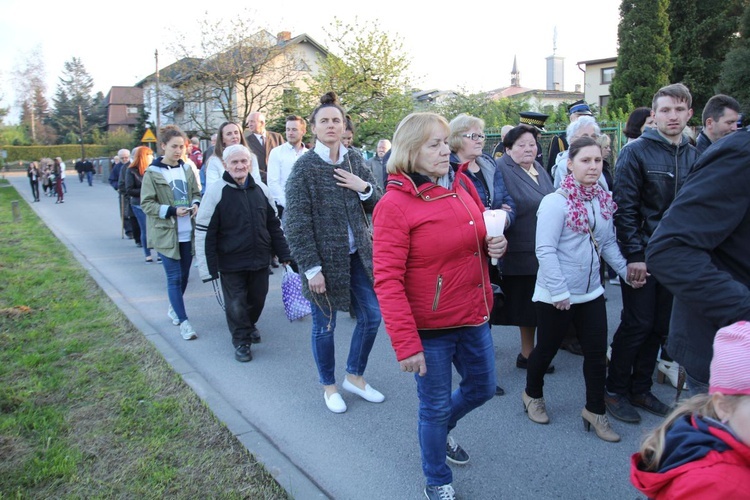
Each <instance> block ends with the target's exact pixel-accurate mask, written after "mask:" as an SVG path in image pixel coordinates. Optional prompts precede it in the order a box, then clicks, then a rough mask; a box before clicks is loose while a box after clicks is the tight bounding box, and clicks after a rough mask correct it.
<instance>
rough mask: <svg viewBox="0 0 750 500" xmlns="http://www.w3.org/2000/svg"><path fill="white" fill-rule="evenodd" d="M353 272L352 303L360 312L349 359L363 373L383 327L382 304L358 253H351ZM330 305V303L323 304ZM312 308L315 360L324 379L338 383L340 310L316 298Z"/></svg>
mask: <svg viewBox="0 0 750 500" xmlns="http://www.w3.org/2000/svg"><path fill="white" fill-rule="evenodd" d="M350 257H351V268H350V269H351V271H350V272H351V276H350V278H349V288H350V293H351V307H352V310H353V311H354V314H355V315H356V316H357V325H356V326H355V327H354V331H353V332H352V342H351V345H350V346H349V358H348V359H347V361H346V371H347V372H348V373H350V374H352V375H363V374H364V373H365V368H366V367H367V358H368V357H369V356H370V351H371V350H372V345H373V344H374V343H375V335H377V333H378V328H380V321H381V319H382V318H381V316H380V305H379V304H378V298H377V297H376V296H375V290H373V288H372V282H371V281H370V278H369V276H368V275H367V271H365V268H364V266H363V265H362V261H361V260H360V259H359V254H358V253H353V254H351V256H350ZM320 305H321V306H323V307H326V304H320ZM311 306H312V307H311V308H312V323H313V326H312V351H313V358H315V364H316V365H317V366H318V375H319V378H320V383H321V384H323V385H333V384H335V383H336V377H335V375H334V370H335V368H336V359H335V346H334V343H333V331H334V330H335V329H336V311H333V310H330V309H326V310H325V311H324V310H322V309H321V308H320V307H318V305H317V304H316V303H315V301H313V302H312V303H311Z"/></svg>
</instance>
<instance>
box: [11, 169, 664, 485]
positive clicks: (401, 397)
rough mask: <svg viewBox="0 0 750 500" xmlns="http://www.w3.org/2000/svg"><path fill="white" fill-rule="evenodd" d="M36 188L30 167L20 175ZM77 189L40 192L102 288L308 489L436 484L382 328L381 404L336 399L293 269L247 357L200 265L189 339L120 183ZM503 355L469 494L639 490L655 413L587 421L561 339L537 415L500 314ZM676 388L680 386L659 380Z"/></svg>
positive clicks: (244, 437)
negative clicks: (122, 217)
mask: <svg viewBox="0 0 750 500" xmlns="http://www.w3.org/2000/svg"><path fill="white" fill-rule="evenodd" d="M9 179H10V181H11V182H12V183H13V184H14V185H16V186H17V187H18V189H19V191H20V192H21V194H22V195H23V196H24V197H25V198H26V200H27V201H30V189H29V186H28V182H27V179H26V177H25V176H10V177H9ZM67 182H68V191H69V193H68V194H67V195H66V198H65V203H64V204H63V205H55V204H54V198H45V197H42V201H41V202H40V203H31V205H32V206H33V208H34V209H35V210H36V212H37V213H38V214H39V215H40V216H41V218H42V219H43V220H44V221H45V222H46V224H47V225H48V226H49V227H50V228H51V229H52V230H53V231H54V233H55V234H56V235H57V236H58V237H59V238H60V240H61V241H62V242H63V243H64V244H65V245H67V247H68V248H69V249H70V250H71V251H72V252H73V254H74V255H75V256H76V258H77V259H78V260H79V261H80V262H81V264H82V265H83V266H84V267H85V268H86V269H87V270H88V271H89V272H90V273H91V274H92V276H93V277H94V278H95V279H96V280H97V282H98V283H99V285H100V286H101V287H102V289H103V290H104V291H105V292H106V293H107V294H108V295H109V296H110V297H111V298H112V300H113V301H114V302H115V303H116V304H117V305H118V306H119V307H120V308H121V309H122V310H123V312H124V313H125V314H126V315H127V316H128V317H129V319H130V320H131V321H132V322H133V324H134V325H135V326H136V327H137V328H139V329H140V330H141V331H143V333H144V335H146V336H147V337H148V338H149V339H150V340H151V341H152V342H153V343H154V344H155V345H156V346H157V347H158V348H159V349H160V351H161V352H162V353H163V355H164V357H165V358H166V359H167V361H169V362H170V363H171V364H172V366H173V367H174V369H175V370H176V371H177V372H178V373H179V374H181V375H182V377H183V378H184V379H185V381H186V382H187V383H188V384H189V385H190V386H191V387H193V389H194V390H195V391H196V392H197V394H198V395H199V396H200V397H201V398H203V399H204V400H205V401H206V402H207V404H208V405H209V406H210V407H211V408H212V410H213V411H214V412H215V413H216V414H217V416H218V417H219V418H220V419H221V420H222V421H224V422H225V423H226V424H227V426H228V427H229V429H230V430H231V431H232V432H233V433H235V434H236V435H237V436H238V438H239V439H240V440H241V441H242V442H243V443H244V444H245V445H246V446H247V447H248V448H249V449H250V451H251V452H253V453H254V454H255V455H256V456H257V457H258V458H259V460H261V461H262V462H264V463H265V464H266V466H267V467H268V468H269V470H270V471H271V472H272V473H273V474H274V475H275V476H276V478H277V479H278V480H279V482H280V483H281V484H282V485H283V486H284V487H285V488H286V489H287V490H288V491H289V492H290V493H291V494H292V495H294V496H295V497H296V498H299V499H307V498H324V497H326V496H329V497H333V498H340V499H353V498H358V499H369V498H373V499H375V498H394V499H402V498H403V499H408V498H414V499H416V498H420V497H421V496H422V488H423V476H422V471H421V467H420V460H419V445H418V442H417V434H416V428H417V423H416V422H417V420H416V412H417V396H416V390H415V382H414V380H413V379H412V376H410V375H407V374H405V373H401V372H400V371H399V370H398V365H397V363H396V360H395V357H394V354H393V351H392V349H391V347H390V343H389V340H388V337H387V335H386V334H385V332H384V331H383V329H382V328H381V332H380V334H379V336H378V339H377V340H376V342H375V347H374V349H373V352H372V355H371V357H370V364H369V366H368V370H367V373H366V376H367V379H368V381H369V382H370V383H371V384H372V385H373V386H374V387H376V388H378V389H379V390H381V391H382V392H383V393H384V394H385V395H386V401H385V402H384V403H382V404H379V405H376V404H372V403H367V402H365V401H363V400H361V399H359V398H357V397H355V396H352V395H349V394H346V393H344V394H343V395H344V399H345V400H346V402H347V404H348V406H349V410H348V411H347V412H346V413H344V414H340V415H335V414H332V413H331V412H329V411H328V410H327V409H326V407H325V403H324V401H323V390H322V388H321V387H320V385H319V384H318V381H317V372H316V369H315V364H314V362H313V358H312V354H311V351H310V319H309V317H308V318H305V319H303V320H300V321H297V322H294V323H289V322H288V321H287V320H286V317H285V316H284V312H283V307H282V302H281V292H280V282H281V273H280V272H278V271H277V272H276V273H275V274H274V275H273V276H271V286H270V292H269V296H268V300H267V302H266V308H265V311H264V313H263V316H262V317H261V320H260V322H259V325H258V326H259V328H260V330H261V332H262V335H263V342H262V343H261V344H259V345H257V346H255V347H254V351H253V353H254V359H253V361H252V362H250V363H245V364H242V363H238V362H236V361H235V360H234V357H233V349H232V345H231V342H230V336H229V333H228V331H227V327H226V322H225V319H224V315H223V312H222V310H221V309H220V308H219V306H218V304H217V302H216V299H215V297H214V293H213V289H212V287H211V285H210V284H203V283H201V282H200V280H199V279H198V276H197V272H196V270H195V269H193V273H192V276H191V279H192V280H191V282H190V285H189V287H188V290H187V293H186V306H187V311H188V315H189V317H190V320H191V322H192V323H193V325H194V326H195V328H196V330H197V332H198V335H199V337H198V339H197V340H194V341H190V342H186V341H184V340H182V338H181V337H180V335H179V329H178V327H176V326H173V325H172V324H171V322H170V320H169V319H168V318H167V316H166V311H167V307H168V302H167V294H166V290H165V286H166V284H165V276H164V272H163V270H162V268H161V266H160V265H159V264H156V263H154V264H145V263H144V262H143V255H142V252H141V249H139V248H136V247H135V245H134V243H133V241H132V240H127V239H121V237H120V229H119V226H118V223H119V219H118V216H119V215H118V211H117V196H116V194H115V192H114V191H113V190H112V188H111V187H110V186H109V185H108V184H106V182H102V181H101V180H98V181H97V182H96V183H95V185H94V186H93V187H89V186H88V185H86V184H85V183H83V184H79V183H78V180H77V178H76V177H75V175H73V176H68V179H67ZM607 295H608V296H609V301H608V316H609V326H610V337H611V335H612V333H613V332H614V329H615V327H616V323H617V319H618V317H619V309H620V293H619V288H618V287H611V288H610V289H608V290H607ZM352 328H353V321H352V320H351V319H350V318H349V317H348V315H347V314H345V313H344V314H340V315H339V325H338V329H337V334H336V349H337V359H338V361H339V364H338V367H337V371H336V374H337V377H338V379H339V381H340V380H341V377H343V375H344V362H345V358H346V353H347V352H348V342H347V337H348V334H349V333H350V332H351V330H352ZM493 335H494V339H495V346H496V359H497V366H498V374H499V379H500V381H501V385H502V386H503V387H504V388H505V390H506V391H507V393H508V394H507V395H506V396H503V397H496V398H494V399H493V400H492V401H490V402H489V403H487V404H486V405H485V406H483V407H482V408H479V409H478V410H476V411H474V412H473V413H471V414H470V415H468V416H467V417H466V418H465V419H464V420H462V421H461V423H460V424H459V426H458V427H457V428H456V430H455V431H454V435H455V437H456V439H457V440H458V441H459V442H460V443H461V445H462V446H463V447H464V448H465V449H466V450H467V451H468V452H469V453H470V454H471V462H470V464H468V465H466V466H463V467H460V466H456V467H454V487H455V488H456V490H457V492H458V494H459V496H460V497H461V498H463V499H502V498H513V499H547V498H549V499H552V498H575V499H603V498H609V499H626V498H639V494H638V492H637V491H636V490H635V489H634V488H633V487H632V486H630V483H629V481H628V466H629V457H630V454H631V453H633V452H634V451H635V450H636V449H637V447H638V442H639V440H640V439H641V437H642V435H643V433H644V432H645V431H646V429H649V428H651V427H654V426H656V425H657V424H658V423H659V419H658V418H657V417H654V416H652V415H650V414H646V413H645V412H644V414H643V423H642V424H640V425H628V424H623V423H621V422H615V423H614V428H615V430H616V431H617V432H618V433H620V434H621V436H622V438H623V439H622V441H621V442H620V443H616V444H610V443H605V442H603V441H601V440H599V439H597V438H596V436H595V435H594V434H593V432H591V433H586V432H585V431H584V430H583V426H582V423H581V418H580V411H581V408H582V407H583V404H584V387H583V377H582V374H581V361H582V358H580V357H577V356H573V355H571V354H569V353H567V352H564V351H561V352H560V353H559V354H558V355H557V357H556V358H555V361H554V364H555V365H556V367H557V370H556V372H555V373H554V374H553V375H549V376H547V379H546V398H547V401H548V410H549V413H550V418H551V419H552V422H551V423H550V425H546V426H542V425H537V424H534V423H532V422H531V421H529V420H528V418H527V417H526V416H525V414H524V413H523V406H522V403H521V398H520V394H521V391H522V390H523V388H524V381H525V380H524V373H525V372H523V371H522V370H519V369H517V368H516V367H515V358H516V355H517V354H518V352H519V335H518V331H517V329H515V328H511V327H494V328H493ZM654 392H655V393H656V394H657V395H659V396H661V397H663V399H664V400H670V399H671V398H673V397H674V394H675V391H674V389H672V388H671V387H670V386H665V385H659V384H655V388H654Z"/></svg>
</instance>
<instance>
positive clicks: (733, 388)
mask: <svg viewBox="0 0 750 500" xmlns="http://www.w3.org/2000/svg"><path fill="white" fill-rule="evenodd" d="M714 392H720V393H722V394H750V322H747V321H738V322H737V323H734V324H733V325H729V326H725V327H724V328H722V329H721V330H719V331H718V332H717V333H716V337H715V338H714V357H713V359H712V360H711V378H710V380H709V389H708V393H709V394H713V393H714Z"/></svg>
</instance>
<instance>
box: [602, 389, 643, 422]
mask: <svg viewBox="0 0 750 500" xmlns="http://www.w3.org/2000/svg"><path fill="white" fill-rule="evenodd" d="M604 404H605V405H606V406H607V411H609V414H610V415H612V416H613V417H614V418H616V419H617V420H621V421H623V422H628V423H630V424H637V423H639V422H640V421H641V416H640V415H639V414H638V412H637V411H636V409H635V408H633V405H631V404H630V401H628V398H626V397H625V396H623V395H622V394H612V393H610V392H605V393H604Z"/></svg>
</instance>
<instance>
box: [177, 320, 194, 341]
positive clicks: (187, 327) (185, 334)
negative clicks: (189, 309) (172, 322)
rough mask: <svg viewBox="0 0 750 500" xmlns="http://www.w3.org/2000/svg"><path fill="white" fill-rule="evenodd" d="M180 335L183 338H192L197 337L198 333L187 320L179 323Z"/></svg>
mask: <svg viewBox="0 0 750 500" xmlns="http://www.w3.org/2000/svg"><path fill="white" fill-rule="evenodd" d="M180 335H182V338H183V339H185V340H193V339H197V338H198V334H197V333H195V329H194V328H193V325H191V324H190V321H188V320H185V321H183V322H182V323H180Z"/></svg>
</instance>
